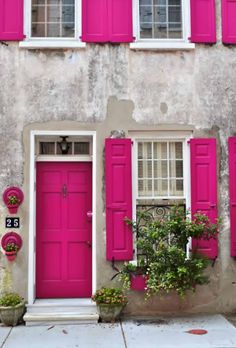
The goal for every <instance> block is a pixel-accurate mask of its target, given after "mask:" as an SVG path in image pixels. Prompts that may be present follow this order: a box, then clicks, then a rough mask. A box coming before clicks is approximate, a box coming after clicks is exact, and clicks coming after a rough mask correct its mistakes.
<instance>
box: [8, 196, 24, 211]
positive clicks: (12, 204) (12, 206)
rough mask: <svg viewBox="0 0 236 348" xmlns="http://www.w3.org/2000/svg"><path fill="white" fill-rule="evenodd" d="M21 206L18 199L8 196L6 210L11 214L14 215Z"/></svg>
mask: <svg viewBox="0 0 236 348" xmlns="http://www.w3.org/2000/svg"><path fill="white" fill-rule="evenodd" d="M20 204H21V201H20V199H19V198H18V197H17V196H16V195H9V196H8V199H7V208H8V210H9V212H10V213H11V214H16V213H17V210H18V207H19V205H20Z"/></svg>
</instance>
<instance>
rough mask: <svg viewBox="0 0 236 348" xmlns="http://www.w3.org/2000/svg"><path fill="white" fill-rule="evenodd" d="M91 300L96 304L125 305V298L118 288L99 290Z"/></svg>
mask: <svg viewBox="0 0 236 348" xmlns="http://www.w3.org/2000/svg"><path fill="white" fill-rule="evenodd" d="M92 300H93V301H94V302H96V303H97V304H111V305H120V304H121V305H126V304H127V297H126V296H125V295H124V292H123V290H122V289H119V288H105V287H103V288H101V289H100V290H97V291H96V292H95V294H94V295H93V296H92Z"/></svg>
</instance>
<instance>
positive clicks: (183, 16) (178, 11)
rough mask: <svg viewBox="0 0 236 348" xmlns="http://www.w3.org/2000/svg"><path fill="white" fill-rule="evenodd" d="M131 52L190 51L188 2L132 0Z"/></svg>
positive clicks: (191, 45) (191, 46) (184, 0)
mask: <svg viewBox="0 0 236 348" xmlns="http://www.w3.org/2000/svg"><path fill="white" fill-rule="evenodd" d="M134 28H135V33H134V36H135V38H136V39H135V42H134V43H131V45H130V47H131V48H135V49H139V48H140V49H145V48H146V49H152V48H153V49H155V48H162V49H192V48H194V44H192V43H191V42H190V41H189V38H190V6H189V1H188V0H136V1H135V10H134Z"/></svg>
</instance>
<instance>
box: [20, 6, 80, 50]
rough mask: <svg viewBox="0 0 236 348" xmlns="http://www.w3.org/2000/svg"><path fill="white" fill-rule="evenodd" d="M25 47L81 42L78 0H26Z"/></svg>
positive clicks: (65, 45) (62, 45)
mask: <svg viewBox="0 0 236 348" xmlns="http://www.w3.org/2000/svg"><path fill="white" fill-rule="evenodd" d="M24 4H25V5H24V6H25V13H26V14H27V15H28V16H25V23H24V32H25V34H26V35H25V36H26V37H25V40H24V41H22V42H20V47H26V48H60V47H62V48H63V47H65V48H76V47H85V43H83V42H81V39H80V37H81V30H82V28H81V24H82V20H81V0H25V1H24Z"/></svg>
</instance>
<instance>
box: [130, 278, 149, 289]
mask: <svg viewBox="0 0 236 348" xmlns="http://www.w3.org/2000/svg"><path fill="white" fill-rule="evenodd" d="M130 287H131V289H132V290H134V291H144V290H145V288H146V287H147V276H146V275H145V274H132V275H131V280H130Z"/></svg>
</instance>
